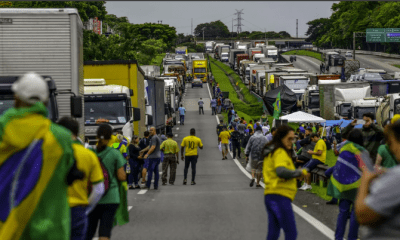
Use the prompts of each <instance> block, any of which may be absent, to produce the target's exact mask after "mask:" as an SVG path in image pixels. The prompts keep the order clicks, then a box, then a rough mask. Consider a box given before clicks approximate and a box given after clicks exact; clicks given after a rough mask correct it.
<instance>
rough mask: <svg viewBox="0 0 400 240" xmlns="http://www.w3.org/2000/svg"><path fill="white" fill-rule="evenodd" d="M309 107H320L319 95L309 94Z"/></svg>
mask: <svg viewBox="0 0 400 240" xmlns="http://www.w3.org/2000/svg"><path fill="white" fill-rule="evenodd" d="M309 98H310V99H309V100H310V101H309V103H308V108H319V95H309Z"/></svg>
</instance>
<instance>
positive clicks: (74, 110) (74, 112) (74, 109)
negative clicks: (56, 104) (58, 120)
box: [71, 96, 83, 118]
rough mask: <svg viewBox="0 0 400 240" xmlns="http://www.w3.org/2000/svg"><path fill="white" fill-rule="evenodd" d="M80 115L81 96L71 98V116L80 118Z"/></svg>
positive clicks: (81, 113)
mask: <svg viewBox="0 0 400 240" xmlns="http://www.w3.org/2000/svg"><path fill="white" fill-rule="evenodd" d="M82 115H83V112H82V96H71V116H73V117H74V118H81V117H82Z"/></svg>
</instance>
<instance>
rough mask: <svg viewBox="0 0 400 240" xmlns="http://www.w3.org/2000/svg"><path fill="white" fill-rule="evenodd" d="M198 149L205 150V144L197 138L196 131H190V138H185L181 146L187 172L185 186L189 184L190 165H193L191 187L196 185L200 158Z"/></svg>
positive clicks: (185, 173) (184, 173) (185, 172)
mask: <svg viewBox="0 0 400 240" xmlns="http://www.w3.org/2000/svg"><path fill="white" fill-rule="evenodd" d="M185 147H186V152H185ZM197 147H199V148H200V149H203V143H202V142H201V139H200V138H198V137H196V130H195V129H194V128H192V129H190V136H187V137H185V138H184V139H183V140H182V144H181V155H182V161H185V170H184V172H183V175H184V180H183V185H186V183H187V173H188V170H189V165H192V183H191V185H195V184H196V182H195V181H194V180H195V177H196V164H197V158H198V154H197ZM183 153H185V156H184V155H183Z"/></svg>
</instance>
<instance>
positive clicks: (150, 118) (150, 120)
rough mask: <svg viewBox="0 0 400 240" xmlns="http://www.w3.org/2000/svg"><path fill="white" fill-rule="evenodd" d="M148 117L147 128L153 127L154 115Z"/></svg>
mask: <svg viewBox="0 0 400 240" xmlns="http://www.w3.org/2000/svg"><path fill="white" fill-rule="evenodd" d="M146 117H147V126H151V125H153V116H152V115H146Z"/></svg>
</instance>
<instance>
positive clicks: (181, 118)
mask: <svg viewBox="0 0 400 240" xmlns="http://www.w3.org/2000/svg"><path fill="white" fill-rule="evenodd" d="M178 111H179V121H180V123H179V124H180V125H185V113H186V109H185V108H184V107H183V105H182V104H181V106H180V107H179V108H178Z"/></svg>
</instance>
